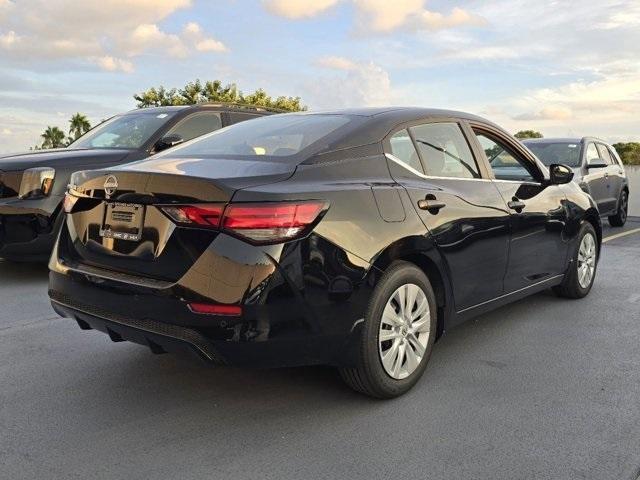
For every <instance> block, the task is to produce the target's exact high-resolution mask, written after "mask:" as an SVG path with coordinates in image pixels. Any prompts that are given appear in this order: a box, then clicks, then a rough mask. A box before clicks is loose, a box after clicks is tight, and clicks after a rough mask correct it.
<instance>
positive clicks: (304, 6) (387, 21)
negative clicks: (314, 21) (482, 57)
mask: <svg viewBox="0 0 640 480" xmlns="http://www.w3.org/2000/svg"><path fill="white" fill-rule="evenodd" d="M339 2H343V3H351V4H353V6H354V7H355V10H356V23H357V25H358V29H359V30H360V31H362V32H374V33H389V32H392V31H394V30H398V29H402V28H404V29H408V30H413V31H415V30H442V29H446V28H454V27H461V26H469V25H482V24H484V23H485V20H484V19H483V18H481V17H479V16H478V15H475V14H472V13H469V12H467V11H466V10H463V9H462V8H459V7H454V8H453V9H452V10H451V13H449V14H443V13H440V12H434V11H431V10H428V9H427V8H425V3H426V0H315V1H308V0H263V4H264V6H265V7H266V9H267V10H268V11H270V12H271V13H273V14H275V15H279V16H281V17H285V18H288V19H292V20H297V19H301V18H310V17H314V16H316V15H319V14H321V13H324V12H325V11H327V10H328V9H329V8H331V7H333V6H335V5H337V4H338V3H339Z"/></svg>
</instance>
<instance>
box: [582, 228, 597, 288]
mask: <svg viewBox="0 0 640 480" xmlns="http://www.w3.org/2000/svg"><path fill="white" fill-rule="evenodd" d="M596 255H597V252H596V241H595V238H594V237H593V235H592V234H591V233H587V234H585V236H584V237H582V241H581V242H580V248H579V249H578V283H579V284H580V286H581V287H582V288H589V286H590V285H591V281H592V280H593V274H594V273H595V270H596Z"/></svg>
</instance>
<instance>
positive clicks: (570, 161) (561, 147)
mask: <svg viewBox="0 0 640 480" xmlns="http://www.w3.org/2000/svg"><path fill="white" fill-rule="evenodd" d="M525 145H526V146H527V148H528V149H529V150H531V151H532V152H533V153H534V154H535V156H536V157H538V158H539V159H540V160H541V161H542V163H544V164H545V165H546V166H547V167H548V166H549V165H551V164H554V163H562V164H564V165H567V166H569V167H578V166H580V150H581V149H580V144H579V143H571V142H557V143H525Z"/></svg>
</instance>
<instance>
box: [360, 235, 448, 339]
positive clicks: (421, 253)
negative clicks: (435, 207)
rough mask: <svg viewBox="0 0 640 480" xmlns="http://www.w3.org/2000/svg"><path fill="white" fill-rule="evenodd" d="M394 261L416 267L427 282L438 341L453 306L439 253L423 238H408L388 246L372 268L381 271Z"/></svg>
mask: <svg viewBox="0 0 640 480" xmlns="http://www.w3.org/2000/svg"><path fill="white" fill-rule="evenodd" d="M395 261H405V262H409V263H412V264H413V265H416V266H417V267H418V268H420V270H422V271H423V272H424V273H425V275H426V276H427V278H428V279H429V282H430V283H431V286H432V287H433V290H434V293H435V295H436V303H437V306H438V318H437V336H436V338H438V337H440V336H441V335H442V334H443V333H444V330H445V326H446V324H447V319H448V318H449V315H450V308H451V306H452V304H453V301H452V291H451V283H450V281H449V275H448V273H447V269H446V264H445V262H444V259H443V258H442V256H441V254H440V252H439V251H438V249H437V248H436V246H435V244H434V243H433V241H432V240H431V239H429V238H427V237H424V236H420V237H408V238H404V239H401V240H398V241H396V242H394V243H393V244H391V245H389V246H388V247H387V248H386V249H385V250H383V251H382V252H381V253H380V254H379V255H378V256H377V258H376V260H375V262H374V263H373V266H374V267H376V269H377V270H380V271H384V270H386V269H387V268H388V267H389V265H391V264H392V263H393V262H395Z"/></svg>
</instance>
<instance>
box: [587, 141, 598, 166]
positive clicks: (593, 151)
mask: <svg viewBox="0 0 640 480" xmlns="http://www.w3.org/2000/svg"><path fill="white" fill-rule="evenodd" d="M599 159H600V154H599V153H598V149H597V148H596V144H595V143H589V145H588V146H587V163H589V164H590V163H594V162H597V161H598V160H599Z"/></svg>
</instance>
